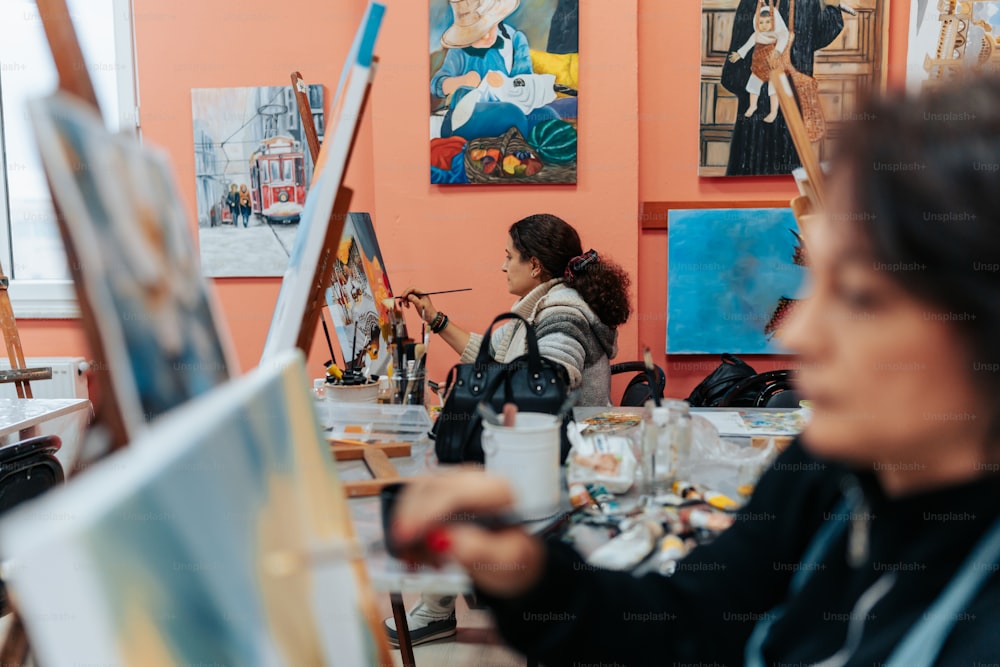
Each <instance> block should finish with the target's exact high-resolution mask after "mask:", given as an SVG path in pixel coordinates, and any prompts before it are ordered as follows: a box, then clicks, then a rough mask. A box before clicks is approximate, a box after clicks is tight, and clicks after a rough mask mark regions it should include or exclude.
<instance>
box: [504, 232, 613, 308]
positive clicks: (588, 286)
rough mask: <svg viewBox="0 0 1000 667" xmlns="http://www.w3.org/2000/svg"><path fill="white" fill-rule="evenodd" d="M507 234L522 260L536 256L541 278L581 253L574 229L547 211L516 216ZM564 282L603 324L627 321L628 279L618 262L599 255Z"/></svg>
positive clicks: (558, 271)
mask: <svg viewBox="0 0 1000 667" xmlns="http://www.w3.org/2000/svg"><path fill="white" fill-rule="evenodd" d="M510 238H511V241H512V242H513V244H514V249H515V250H517V251H518V252H519V253H521V259H522V260H523V261H529V260H530V259H531V258H535V259H537V260H538V262H539V264H541V271H542V276H541V277H542V279H543V280H551V279H552V278H560V277H562V276H563V275H564V274H565V273H566V267H567V266H568V265H569V263H570V260H572V259H573V258H574V257H579V256H580V255H582V254H583V246H582V245H581V244H580V235H579V234H577V232H576V230H575V229H573V227H572V226H571V225H570V224H569V223H567V222H566V221H565V220H563V219H562V218H560V217H558V216H555V215H551V214H549V213H538V214H535V215H529V216H528V217H526V218H522V219H521V220H518V221H517V222H515V223H514V224H513V225H511V226H510ZM568 284H569V285H570V286H571V287H573V289H575V290H576V291H577V292H578V293H579V294H580V296H581V297H582V298H583V300H584V301H585V302H586V303H587V305H588V306H590V309H591V310H592V311H594V314H595V315H597V317H598V319H600V320H601V322H603V323H604V324H606V325H607V326H609V327H618V326H620V325H622V324H624V323H625V322H627V321H628V317H629V315H630V314H631V312H632V308H631V306H630V304H629V295H628V290H629V286H630V285H631V284H632V281H631V279H630V278H629V276H628V274H627V273H626V272H625V269H623V268H622V267H621V266H620V265H618V264H616V263H614V262H612V261H609V260H608V259H607V258H605V257H600V258H599V259H598V260H597V261H596V262H593V263H590V264H588V265H587V267H586V268H585V269H583V271H581V272H580V273H577V274H573V277H572V280H570V281H568Z"/></svg>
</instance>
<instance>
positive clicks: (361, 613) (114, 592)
mask: <svg viewBox="0 0 1000 667" xmlns="http://www.w3.org/2000/svg"><path fill="white" fill-rule="evenodd" d="M272 361H273V363H269V364H267V365H265V366H262V367H261V368H259V369H257V370H255V371H253V372H252V373H249V374H248V375H247V376H245V377H243V378H240V379H237V380H234V381H232V382H230V383H228V384H227V385H226V386H224V387H220V388H217V389H216V390H214V391H212V392H210V393H209V394H207V395H205V396H202V397H200V398H198V399H195V400H194V401H191V402H189V403H188V404H186V405H185V406H183V407H181V408H179V409H178V410H176V411H174V412H173V413H172V414H170V415H168V416H167V417H165V418H164V419H163V420H161V421H159V422H158V423H157V424H155V425H153V426H152V427H151V428H150V429H149V431H147V432H146V433H145V434H144V435H142V436H141V437H140V438H139V439H137V441H136V442H135V443H133V445H132V446H130V447H128V448H126V449H123V450H121V451H120V452H118V453H116V454H114V455H112V456H111V457H109V458H108V459H107V460H106V461H104V462H102V463H101V464H98V465H96V466H95V467H94V469H93V470H92V472H91V473H90V474H88V475H86V476H82V477H80V478H79V479H77V480H76V481H75V482H74V483H72V484H69V485H67V486H66V487H64V488H61V489H57V490H55V491H54V492H52V493H50V494H47V495H46V496H44V497H43V498H41V499H40V500H39V501H38V503H37V504H36V505H35V506H33V507H30V508H26V509H23V510H18V511H15V512H14V513H12V515H11V516H10V517H9V518H7V519H5V521H4V523H3V524H2V526H0V544H2V545H3V557H4V559H5V561H6V562H8V563H9V564H10V568H9V575H8V576H7V583H8V586H9V589H10V591H11V593H12V595H13V597H14V599H15V601H16V604H17V607H18V609H19V610H20V613H21V615H22V617H23V619H24V623H25V625H26V627H27V629H28V632H29V634H30V636H31V638H32V645H33V649H34V651H35V652H36V654H37V656H38V658H39V662H40V664H44V665H48V666H50V667H70V666H75V665H81V664H95V665H96V664H114V665H143V666H144V667H146V666H151V667H181V666H183V665H199V664H201V665H351V666H352V667H353V666H358V667H365V666H372V667H374V665H386V664H392V659H391V656H390V654H389V650H388V646H387V644H386V642H385V637H384V633H383V632H382V629H381V620H380V618H379V616H378V614H377V610H376V608H375V605H374V603H373V596H372V593H371V591H370V589H369V587H368V584H367V579H366V577H365V576H364V568H363V562H361V561H360V560H359V559H361V558H362V554H361V549H360V547H359V546H358V545H357V543H356V540H355V539H354V538H355V536H354V533H353V528H352V525H351V522H350V515H349V510H348V507H347V500H346V497H345V495H344V491H343V488H342V485H341V483H340V481H339V479H338V477H337V472H336V468H335V465H334V462H333V459H332V457H331V456H330V454H329V447H328V445H327V444H326V442H325V441H324V440H323V438H322V437H321V435H320V432H319V428H318V425H317V421H316V416H315V412H314V410H313V405H312V398H311V395H310V393H309V389H308V381H307V377H306V374H305V368H304V365H303V360H302V355H301V353H300V352H298V351H289V352H286V353H283V354H279V355H277V356H276V357H275V358H273V359H272ZM38 516H45V517H48V520H46V521H42V522H39V521H38V520H37V517H38Z"/></svg>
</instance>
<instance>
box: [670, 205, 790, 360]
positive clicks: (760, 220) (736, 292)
mask: <svg viewBox="0 0 1000 667" xmlns="http://www.w3.org/2000/svg"><path fill="white" fill-rule="evenodd" d="M669 215H670V221H669V225H670V230H669V233H668V260H667V345H666V352H667V353H668V354H720V353H722V352H732V353H736V354H781V353H785V352H787V351H786V350H783V349H782V348H781V347H780V345H779V341H778V340H777V337H776V334H777V333H778V329H779V328H780V325H781V322H782V320H783V318H784V317H785V316H787V314H788V312H789V310H790V309H791V308H792V307H793V306H794V300H795V299H796V297H797V295H798V292H799V289H800V287H801V285H802V281H803V280H804V278H805V268H804V255H803V249H802V241H801V237H799V235H798V226H797V224H796V221H795V216H794V214H793V213H792V211H791V209H789V208H783V209H760V208H733V209H710V208H702V209H689V210H675V211H670V214H669Z"/></svg>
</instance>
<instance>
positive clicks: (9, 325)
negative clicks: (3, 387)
mask: <svg viewBox="0 0 1000 667" xmlns="http://www.w3.org/2000/svg"><path fill="white" fill-rule="evenodd" d="M37 5H38V13H39V16H40V17H41V19H42V25H43V27H44V28H45V35H46V37H47V38H48V41H49V45H50V48H51V51H52V57H53V60H54V61H55V66H56V71H57V73H58V75H59V88H60V90H64V91H66V92H68V93H70V94H72V95H75V96H77V97H78V98H80V99H81V100H83V101H84V102H87V103H89V104H90V105H92V106H93V107H94V108H95V109H97V110H98V111H100V108H99V106H98V104H97V95H96V93H95V92H94V86H93V83H92V82H91V80H90V75H89V74H87V71H88V70H87V67H86V62H85V61H84V59H83V52H82V51H81V50H80V42H79V40H78V39H77V37H76V31H75V29H74V28H73V22H72V20H71V19H70V14H69V9H68V8H67V7H66V2H65V0H37ZM53 207H54V208H55V213H56V220H57V222H58V223H59V226H60V231H61V232H62V235H63V237H64V238H65V237H66V232H65V229H64V223H63V217H62V214H61V212H60V211H59V206H58V204H57V203H56V201H55V199H53ZM66 256H67V257H66V258H67V260H68V261H69V266H70V268H71V273H72V276H73V282H74V285H75V286H76V290H75V291H76V297H77V301H78V303H79V304H80V310H81V313H82V314H83V317H81V322H82V324H83V327H84V331H85V333H86V334H87V340H88V342H89V343H90V348H91V357H92V359H94V361H95V362H96V365H97V367H98V368H107V364H106V363H105V362H106V360H107V357H106V356H105V354H104V350H103V349H102V348H101V346H100V337H99V336H98V335H97V331H96V328H95V324H94V318H93V317H88V316H87V315H88V314H89V313H92V312H93V311H92V310H91V309H90V307H89V303H88V302H87V300H86V295H85V294H84V293H83V290H82V289H81V288H80V284H81V282H80V280H79V273H80V269H79V267H80V262H79V261H78V259H77V257H76V254H75V252H74V250H73V248H72V246H71V244H66ZM7 287H8V279H7V277H6V276H5V275H3V273H2V270H0V292H2V296H0V324H2V327H3V333H4V339H5V341H6V343H7V352H8V355H10V357H11V367H12V369H13V368H15V366H16V367H17V368H23V367H24V355H23V353H22V352H21V344H20V340H19V339H18V337H17V329H16V326H14V324H13V312H12V311H10V297H9V295H8V293H7ZM8 315H9V322H8ZM11 332H12V333H13V336H11V335H10V333H11ZM15 359H16V361H17V362H18V363H17V364H15ZM48 377H50V378H51V377H52V371H51V369H49V373H48ZM94 377H95V382H97V384H98V393H97V395H98V397H105V396H108V394H109V392H108V390H107V389H108V388H107V386H106V384H107V378H108V374H107V373H97V374H95V376H94ZM32 379H35V378H32ZM19 384H20V383H19ZM24 385H25V390H26V392H25V393H26V394H27V397H29V398H30V397H31V389H30V387H28V386H27V382H26V381H25V382H24ZM102 385H104V386H103V387H102ZM18 396H22V392H21V388H20V386H18ZM22 397H23V396H22ZM97 403H98V404H97V405H95V406H94V414H95V423H96V422H102V423H104V424H105V426H107V428H108V431H109V434H110V436H111V446H112V448H117V447H121V446H124V445H125V443H126V436H125V428H124V421H123V420H122V416H121V414H120V413H118V411H117V408H116V407H115V406H114V405H113V401H107V400H104V401H99V402H97ZM28 652H29V646H28V637H27V633H26V632H25V630H24V624H23V623H22V622H21V618H20V616H19V615H18V614H17V611H16V610H15V611H13V612H12V617H11V623H10V629H9V630H8V631H7V636H6V637H5V638H4V643H3V647H2V648H0V664H4V665H23V664H24V663H25V660H27V658H28Z"/></svg>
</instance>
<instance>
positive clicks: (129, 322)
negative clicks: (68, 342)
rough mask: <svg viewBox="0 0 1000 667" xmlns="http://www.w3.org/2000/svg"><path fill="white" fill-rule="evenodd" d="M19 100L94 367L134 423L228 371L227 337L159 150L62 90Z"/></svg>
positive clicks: (131, 426) (128, 423) (135, 426)
mask: <svg viewBox="0 0 1000 667" xmlns="http://www.w3.org/2000/svg"><path fill="white" fill-rule="evenodd" d="M29 109H30V114H31V119H32V122H33V124H34V127H35V135H36V139H37V141H38V146H39V151H40V154H41V158H42V162H43V164H44V166H45V172H46V175H47V176H48V179H49V183H50V185H51V189H52V195H53V199H54V201H55V202H56V204H57V205H58V207H59V211H60V213H61V214H62V219H61V220H60V231H61V232H62V235H63V240H64V242H65V244H66V247H67V251H68V252H67V254H68V256H69V257H70V258H71V260H72V261H73V264H74V266H72V267H71V268H72V269H73V274H74V275H75V276H76V288H77V296H78V298H79V301H80V305H81V310H82V311H83V320H84V328H85V331H86V332H87V334H88V338H89V341H88V342H89V343H90V345H91V348H92V350H93V353H94V354H95V356H96V358H97V359H98V361H99V364H98V365H97V366H96V367H95V371H96V372H97V373H105V374H106V375H101V376H100V381H101V384H102V388H107V389H108V390H109V391H110V393H111V394H112V396H111V398H112V400H113V402H114V405H115V406H117V409H118V410H119V411H120V414H121V415H122V418H123V421H124V424H125V428H126V431H127V432H128V433H129V434H134V433H136V432H137V431H138V430H140V429H141V428H142V427H143V425H144V424H145V423H146V422H148V421H151V420H152V419H154V418H156V417H158V416H159V415H161V414H162V413H164V412H166V411H167V410H170V409H172V408H174V407H176V406H178V405H180V404H181V403H183V402H184V401H186V400H188V399H190V398H192V397H194V396H197V395H199V394H202V393H204V392H206V391H208V390H209V389H211V388H212V387H214V386H216V385H218V384H220V383H222V382H224V381H225V380H226V379H228V378H229V377H231V376H232V375H233V374H234V373H235V365H234V363H233V361H232V358H231V354H230V352H229V349H230V347H229V345H228V344H227V343H226V341H228V336H227V335H226V334H225V328H224V324H223V322H222V320H221V318H219V317H218V316H217V314H216V313H217V311H216V308H215V306H214V298H213V293H212V291H211V289H210V287H209V286H208V285H207V284H206V283H205V281H204V280H203V279H202V277H201V272H200V270H199V267H198V254H197V252H196V250H195V248H194V243H193V241H192V237H191V231H190V229H189V228H188V218H187V215H186V213H185V211H184V205H183V202H182V200H181V198H180V195H179V194H178V192H177V190H176V188H175V186H174V182H173V178H172V176H171V173H170V168H169V166H168V164H167V162H166V159H165V158H164V157H163V156H162V154H160V153H158V152H155V151H153V150H151V149H148V148H144V147H142V146H140V145H139V143H138V142H137V141H136V140H135V139H132V138H130V137H126V136H122V135H113V134H111V133H110V132H108V131H107V130H106V129H105V127H104V124H103V123H102V121H101V118H100V116H98V114H97V112H96V111H95V110H94V109H92V108H91V107H90V106H88V105H86V104H84V103H83V102H81V101H80V100H78V99H76V98H74V97H71V96H69V95H66V94H65V93H57V94H55V95H53V96H51V97H47V98H44V99H41V100H36V101H34V102H33V103H31V105H30V107H29ZM105 379H106V380H107V382H105V381H104V380H105Z"/></svg>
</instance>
